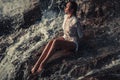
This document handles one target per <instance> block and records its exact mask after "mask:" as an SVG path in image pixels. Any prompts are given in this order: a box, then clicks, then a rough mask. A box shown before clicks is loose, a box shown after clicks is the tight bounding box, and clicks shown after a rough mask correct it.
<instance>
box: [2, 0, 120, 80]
mask: <svg viewBox="0 0 120 80" xmlns="http://www.w3.org/2000/svg"><path fill="white" fill-rule="evenodd" d="M67 1H68V0H44V1H43V0H17V1H16V0H1V1H0V79H1V80H34V79H35V80H120V54H119V53H120V29H119V27H120V15H119V13H120V10H119V9H120V5H119V4H120V1H119V0H76V2H77V4H78V5H79V8H78V13H77V15H78V17H79V20H80V22H81V24H82V25H83V27H84V33H85V37H84V38H83V42H82V44H80V48H79V51H78V52H77V53H74V52H70V53H72V54H71V55H69V56H65V57H61V58H57V59H55V60H52V61H49V63H48V64H47V65H46V66H45V69H44V71H43V72H42V73H41V74H39V75H36V76H31V73H30V70H31V68H32V66H33V65H34V64H35V62H36V60H37V59H38V57H39V56H40V54H41V51H42V50H43V48H44V46H45V44H46V43H47V42H48V41H49V40H50V39H52V38H54V37H58V36H60V35H62V28H61V25H62V22H63V9H64V6H65V2H67ZM61 52H64V53H68V51H67V52H66V51H58V52H56V54H58V55H55V56H53V57H52V58H51V59H54V58H56V57H60V56H61V55H60V53H61Z"/></svg>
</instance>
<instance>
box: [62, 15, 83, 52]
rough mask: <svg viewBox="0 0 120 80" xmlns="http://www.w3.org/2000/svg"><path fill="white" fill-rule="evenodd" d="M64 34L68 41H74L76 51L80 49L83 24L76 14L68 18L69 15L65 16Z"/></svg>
mask: <svg viewBox="0 0 120 80" xmlns="http://www.w3.org/2000/svg"><path fill="white" fill-rule="evenodd" d="M62 28H63V31H64V35H63V38H64V39H65V40H68V41H72V42H74V43H75V44H76V51H77V50H78V40H79V39H80V38H82V36H83V34H82V30H81V26H80V24H79V23H78V20H77V18H76V17H75V16H71V17H70V18H68V15H65V16H64V22H63V25H62Z"/></svg>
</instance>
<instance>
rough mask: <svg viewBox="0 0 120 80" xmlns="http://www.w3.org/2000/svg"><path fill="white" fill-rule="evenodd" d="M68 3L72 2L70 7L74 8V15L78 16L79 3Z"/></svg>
mask: <svg viewBox="0 0 120 80" xmlns="http://www.w3.org/2000/svg"><path fill="white" fill-rule="evenodd" d="M67 3H70V9H72V10H73V15H74V16H76V13H77V7H78V6H77V3H76V2H75V1H69V2H67Z"/></svg>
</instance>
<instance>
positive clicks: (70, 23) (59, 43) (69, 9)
mask: <svg viewBox="0 0 120 80" xmlns="http://www.w3.org/2000/svg"><path fill="white" fill-rule="evenodd" d="M76 11H77V4H76V3H75V2H74V1H69V2H68V3H67V4H66V7H65V10H64V12H65V16H64V22H63V25H62V28H63V31H64V35H63V36H62V37H60V38H57V39H52V40H51V41H49V42H48V44H47V45H46V47H45V48H44V50H43V52H42V54H41V56H40V58H39V59H38V61H37V62H36V64H35V65H34V67H33V68H32V70H31V72H32V73H35V72H37V73H39V72H41V71H42V69H43V67H44V65H45V64H46V63H47V60H48V59H49V58H50V57H51V56H52V55H53V54H54V50H55V49H67V50H74V51H75V50H76V51H77V49H78V40H79V38H81V37H82V32H81V30H80V26H79V25H78V21H77V18H76ZM61 54H62V53H61Z"/></svg>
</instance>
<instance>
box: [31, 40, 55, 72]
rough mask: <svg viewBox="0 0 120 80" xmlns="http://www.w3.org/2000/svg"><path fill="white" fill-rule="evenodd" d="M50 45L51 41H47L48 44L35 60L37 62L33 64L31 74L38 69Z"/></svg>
mask: <svg viewBox="0 0 120 80" xmlns="http://www.w3.org/2000/svg"><path fill="white" fill-rule="evenodd" d="M52 43H53V40H51V41H49V42H48V44H47V45H46V46H45V48H44V50H43V52H42V54H41V56H40V57H39V59H38V60H37V62H36V63H35V65H34V67H33V68H32V70H31V72H32V73H34V72H35V71H36V70H37V68H38V67H39V64H40V63H41V61H42V60H43V59H44V57H45V55H46V54H47V53H48V50H49V48H50V46H51V44H52Z"/></svg>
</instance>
